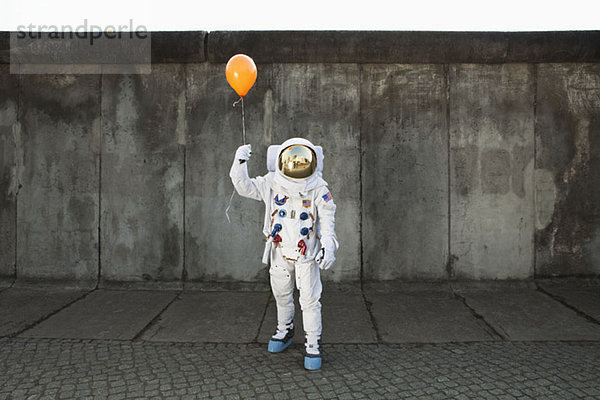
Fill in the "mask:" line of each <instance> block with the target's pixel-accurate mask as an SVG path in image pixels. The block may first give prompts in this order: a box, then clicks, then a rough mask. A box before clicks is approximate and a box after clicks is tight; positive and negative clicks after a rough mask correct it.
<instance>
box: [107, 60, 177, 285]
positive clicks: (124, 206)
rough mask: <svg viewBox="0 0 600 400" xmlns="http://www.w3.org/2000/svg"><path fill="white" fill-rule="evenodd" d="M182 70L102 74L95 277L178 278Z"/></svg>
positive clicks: (154, 67) (168, 68)
mask: <svg viewBox="0 0 600 400" xmlns="http://www.w3.org/2000/svg"><path fill="white" fill-rule="evenodd" d="M183 71H184V69H183V66H182V65H181V64H154V65H152V73H151V74H138V75H103V76H102V116H103V118H102V132H103V152H102V211H101V212H102V217H101V232H102V241H101V243H102V249H101V254H102V277H101V278H102V279H103V280H121V281H152V280H160V281H179V280H181V277H182V270H183V207H184V206H183V186H184V184H183V176H184V157H183V154H184V151H183V146H184V145H185V137H186V125H185V118H184V116H185V107H186V103H185V97H186V96H185V78H184V73H183Z"/></svg>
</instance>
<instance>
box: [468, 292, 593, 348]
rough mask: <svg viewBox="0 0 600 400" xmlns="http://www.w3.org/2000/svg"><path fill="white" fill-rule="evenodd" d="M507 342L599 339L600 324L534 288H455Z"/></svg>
mask: <svg viewBox="0 0 600 400" xmlns="http://www.w3.org/2000/svg"><path fill="white" fill-rule="evenodd" d="M457 292H458V293H459V294H460V295H461V296H463V297H464V298H465V301H466V303H467V304H468V305H469V306H470V307H472V308H473V309H474V310H475V312H476V313H477V314H479V315H481V316H482V317H483V318H484V319H485V320H486V321H487V322H488V323H489V324H490V325H492V326H493V327H494V328H495V329H496V331H498V332H500V333H501V334H502V335H503V336H505V337H506V338H507V339H509V340H599V339H600V325H598V324H594V323H591V322H589V321H588V320H587V319H585V318H583V317H581V316H579V315H577V313H576V312H575V311H573V310H571V309H569V308H567V307H565V306H564V305H562V304H561V303H560V302H558V301H556V300H554V299H552V298H551V297H549V296H547V295H546V294H544V293H541V292H539V291H537V290H534V289H529V290H523V289H510V288H506V289H489V290H481V289H464V288H463V289H457Z"/></svg>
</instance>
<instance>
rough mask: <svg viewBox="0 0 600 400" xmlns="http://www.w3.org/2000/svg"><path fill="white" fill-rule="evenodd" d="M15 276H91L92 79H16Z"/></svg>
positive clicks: (94, 188) (95, 178) (94, 230)
mask: <svg viewBox="0 0 600 400" xmlns="http://www.w3.org/2000/svg"><path fill="white" fill-rule="evenodd" d="M19 81H20V90H19V124H20V127H21V129H20V130H19V131H18V140H19V141H20V143H19V145H18V148H19V150H18V151H19V153H21V155H20V156H19V157H22V158H20V163H21V162H22V164H20V165H19V172H18V174H19V184H20V189H19V194H18V200H17V201H18V210H17V276H18V277H19V278H32V277H33V278H47V279H71V280H74V281H91V280H95V279H96V278H97V276H98V245H99V244H98V205H99V190H100V187H99V179H100V176H99V175H100V174H99V156H98V154H99V151H100V147H99V146H100V144H99V134H100V132H99V126H98V124H97V122H98V119H97V118H98V117H99V115H100V76H98V75H22V76H20V77H19Z"/></svg>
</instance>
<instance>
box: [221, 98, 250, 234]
mask: <svg viewBox="0 0 600 400" xmlns="http://www.w3.org/2000/svg"><path fill="white" fill-rule="evenodd" d="M240 101H241V102H242V141H243V142H244V145H246V117H245V115H244V98H243V97H241V96H240V98H239V100H236V101H234V102H233V107H235V106H236V105H237V104H238V103H239V102H240ZM234 195H235V187H234V188H233V192H231V197H230V198H229V204H228V205H227V208H226V209H225V216H226V217H227V222H228V223H231V219H230V218H229V209H230V208H231V202H232V201H233V196H234Z"/></svg>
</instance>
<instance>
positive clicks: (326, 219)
mask: <svg viewBox="0 0 600 400" xmlns="http://www.w3.org/2000/svg"><path fill="white" fill-rule="evenodd" d="M315 204H316V206H317V213H318V217H319V225H320V229H319V231H320V235H321V243H323V244H324V243H328V244H331V245H333V246H335V250H337V249H338V248H339V247H340V245H339V243H338V239H337V235H336V234H335V209H336V205H335V202H334V201H333V197H332V196H331V192H330V191H329V189H328V188H327V187H326V186H323V187H321V188H319V189H318V192H317V196H316V200H315ZM335 250H334V251H335Z"/></svg>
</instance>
